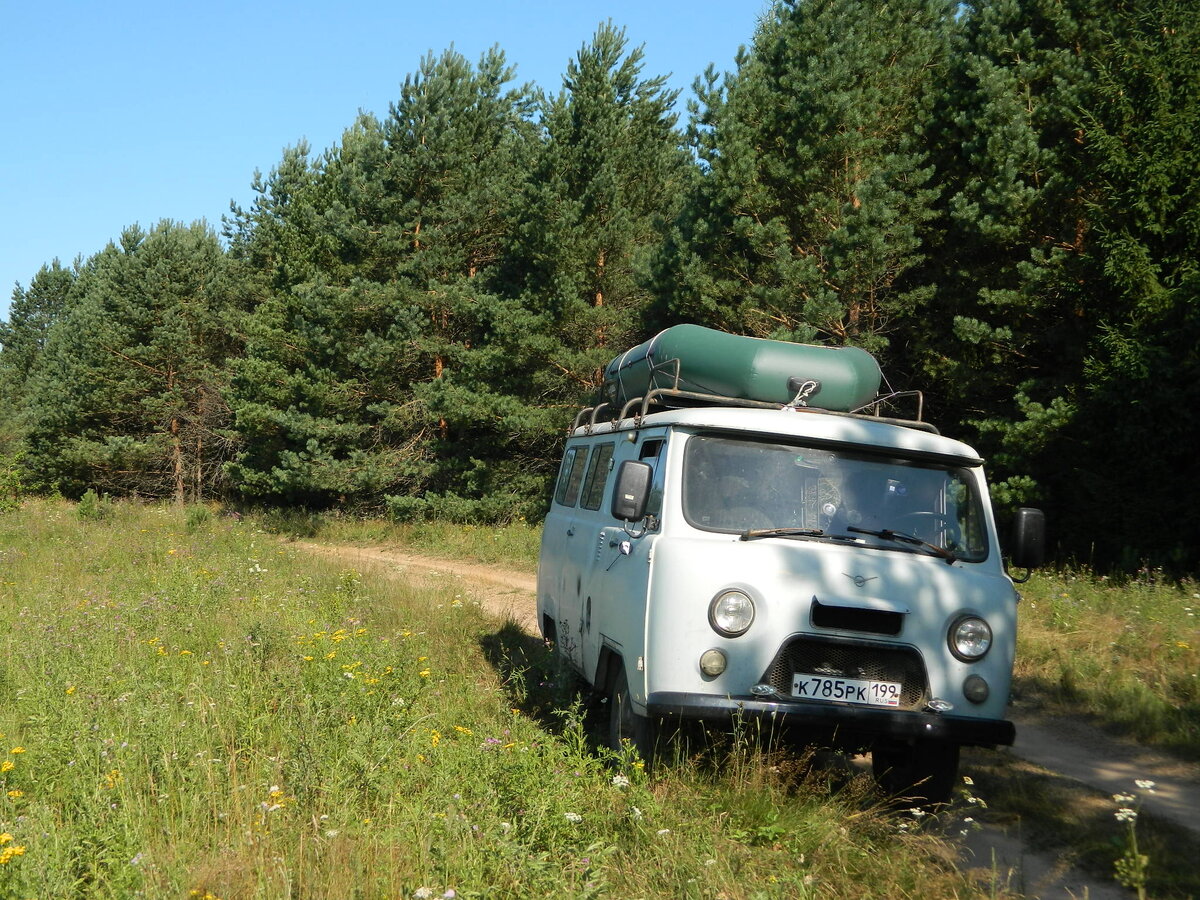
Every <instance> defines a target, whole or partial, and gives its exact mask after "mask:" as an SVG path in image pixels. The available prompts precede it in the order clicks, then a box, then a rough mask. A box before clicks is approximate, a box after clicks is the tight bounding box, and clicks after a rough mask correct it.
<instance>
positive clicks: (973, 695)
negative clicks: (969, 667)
mask: <svg viewBox="0 0 1200 900" xmlns="http://www.w3.org/2000/svg"><path fill="white" fill-rule="evenodd" d="M989 693H991V690H990V688H988V683H987V682H986V681H984V680H983V679H982V678H981V677H980V676H978V675H968V676H967V680H966V681H964V682H963V696H964V697H966V698H967V699H968V700H970V701H971V702H972V703H982V702H983V701H985V700H986V699H987V698H988V694H989Z"/></svg>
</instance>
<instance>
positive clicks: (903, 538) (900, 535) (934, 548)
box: [846, 525, 958, 563]
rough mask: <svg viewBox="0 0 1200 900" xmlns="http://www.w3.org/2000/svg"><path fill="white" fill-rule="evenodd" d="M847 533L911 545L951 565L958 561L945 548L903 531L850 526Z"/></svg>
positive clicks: (952, 553)
mask: <svg viewBox="0 0 1200 900" xmlns="http://www.w3.org/2000/svg"><path fill="white" fill-rule="evenodd" d="M846 530H847V531H853V532H854V533H855V534H869V535H870V536H871V537H877V538H883V539H884V540H885V541H898V542H900V543H902V544H912V545H913V546H916V547H923V548H924V549H926V550H928V551H929V552H930V553H932V554H933V555H934V556H936V557H938V558H940V559H944V560H945V561H946V562H948V563H952V562H954V561H955V560H957V559H958V557H957V556H955V555H954V552H953V551H952V550H947V549H946V548H945V547H939V546H938V545H937V544H931V543H929V541H923V540H921V539H920V538H919V537H917V536H916V535H912V534H905V533H904V532H903V531H892V529H890V528H883V529H880V530H879V531H871V530H870V529H867V528H856V527H855V526H853V525H851V526H849V527H848V528H847V529H846Z"/></svg>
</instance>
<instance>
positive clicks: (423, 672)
mask: <svg viewBox="0 0 1200 900" xmlns="http://www.w3.org/2000/svg"><path fill="white" fill-rule="evenodd" d="M417 674H418V675H420V676H421V677H422V678H428V677H429V670H428V669H422V670H421V671H420V672H418V673H417Z"/></svg>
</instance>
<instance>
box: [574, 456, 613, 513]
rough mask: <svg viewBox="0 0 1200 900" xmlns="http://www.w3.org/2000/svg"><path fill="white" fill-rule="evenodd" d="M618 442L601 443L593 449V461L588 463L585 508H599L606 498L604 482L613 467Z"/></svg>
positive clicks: (584, 490)
mask: <svg viewBox="0 0 1200 900" xmlns="http://www.w3.org/2000/svg"><path fill="white" fill-rule="evenodd" d="M615 447H616V444H601V445H600V446H599V447H597V448H596V449H595V450H593V451H592V461H591V463H590V464H589V465H588V472H587V478H586V479H585V486H584V488H583V504H582V505H583V508H584V509H599V508H600V503H601V501H603V499H604V482H605V480H606V479H607V478H608V470H609V468H611V465H610V464H611V463H612V456H613V449H614V448H615Z"/></svg>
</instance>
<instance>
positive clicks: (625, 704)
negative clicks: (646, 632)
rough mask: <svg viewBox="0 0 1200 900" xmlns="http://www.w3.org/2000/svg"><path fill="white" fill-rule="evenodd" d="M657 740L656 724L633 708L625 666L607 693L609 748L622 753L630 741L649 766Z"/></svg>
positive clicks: (619, 669)
mask: <svg viewBox="0 0 1200 900" xmlns="http://www.w3.org/2000/svg"><path fill="white" fill-rule="evenodd" d="M655 738H656V734H655V728H654V723H653V722H652V721H651V720H650V719H649V718H648V717H646V716H643V715H641V714H640V713H638V712H637V711H636V710H635V709H634V708H633V701H632V700H630V698H629V679H628V678H627V677H626V675H625V665H624V663H622V664H621V665H620V666H619V667H618V668H617V674H616V676H615V677H614V678H613V683H612V687H611V689H610V690H609V692H608V746H609V747H610V748H611V749H613V750H616V751H617V752H621V751H622V750H623V749H624V742H625V741H628V742H629V743H630V744H632V745H633V749H634V750H636V751H637V752H638V755H639V756H640V757H641V758H642V761H643V762H645V763H646V765H650V763H651V760H652V756H653V753H654V742H655Z"/></svg>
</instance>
